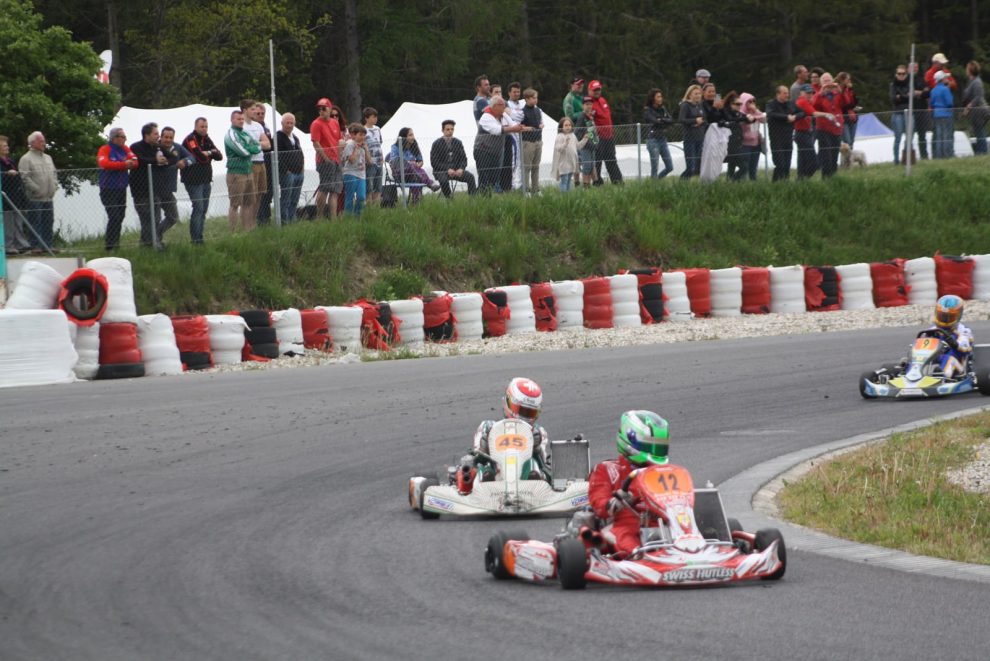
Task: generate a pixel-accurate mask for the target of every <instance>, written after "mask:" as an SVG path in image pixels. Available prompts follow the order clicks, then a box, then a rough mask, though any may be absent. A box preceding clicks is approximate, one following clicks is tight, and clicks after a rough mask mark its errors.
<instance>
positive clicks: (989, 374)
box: [976, 369, 990, 396]
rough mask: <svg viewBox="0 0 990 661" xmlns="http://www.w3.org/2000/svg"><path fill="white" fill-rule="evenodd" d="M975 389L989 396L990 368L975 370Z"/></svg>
mask: <svg viewBox="0 0 990 661" xmlns="http://www.w3.org/2000/svg"><path fill="white" fill-rule="evenodd" d="M976 389H977V390H979V391H980V394H981V395H987V396H990V369H982V370H976Z"/></svg>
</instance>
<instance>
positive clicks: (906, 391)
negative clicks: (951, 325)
mask: <svg viewBox="0 0 990 661" xmlns="http://www.w3.org/2000/svg"><path fill="white" fill-rule="evenodd" d="M955 342H956V340H955V338H954V337H953V336H952V333H951V332H949V331H947V330H945V329H941V328H928V329H925V330H923V331H921V332H920V333H918V336H917V338H916V339H915V341H914V344H913V345H912V346H911V354H910V355H909V356H908V357H907V358H905V359H903V360H901V362H900V363H887V364H885V365H883V366H881V367H880V368H879V369H877V370H872V371H869V372H863V374H861V375H860V377H859V394H860V395H862V396H863V398H865V399H876V398H915V397H944V396H946V395H958V394H960V393H965V392H970V391H972V390H979V391H980V393H981V394H983V395H990V370H988V366H986V365H984V366H982V367H977V360H976V357H975V354H976V353H977V351H976V349H980V348H982V351H981V352H980V356H981V357H982V358H983V359H984V360H986V359H987V358H988V357H990V354H988V349H987V348H986V345H977V346H976V347H974V349H973V352H972V354H968V355H967V356H966V357H965V364H964V365H963V369H962V371H961V372H960V373H959V374H958V375H954V376H953V377H951V378H946V376H945V373H944V372H943V371H942V368H941V362H942V357H943V356H944V355H945V354H946V352H948V351H950V350H952V349H953V348H954V343H955Z"/></svg>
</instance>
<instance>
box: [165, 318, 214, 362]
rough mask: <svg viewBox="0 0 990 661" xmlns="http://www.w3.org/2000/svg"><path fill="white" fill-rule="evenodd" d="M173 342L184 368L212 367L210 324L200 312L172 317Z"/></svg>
mask: <svg viewBox="0 0 990 661" xmlns="http://www.w3.org/2000/svg"><path fill="white" fill-rule="evenodd" d="M172 329H173V331H174V332H175V344H176V346H177V347H179V358H180V359H181V360H182V368H183V369H184V370H205V369H209V368H211V367H213V353H212V351H211V350H210V324H209V322H207V320H206V317H205V316H203V315H201V314H193V315H180V316H176V317H172Z"/></svg>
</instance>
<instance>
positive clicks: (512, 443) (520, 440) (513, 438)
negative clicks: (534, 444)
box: [495, 434, 529, 450]
mask: <svg viewBox="0 0 990 661" xmlns="http://www.w3.org/2000/svg"><path fill="white" fill-rule="evenodd" d="M528 445H529V439H527V438H526V437H525V436H517V435H514V434H506V435H505V436H499V437H498V438H497V439H495V447H496V448H498V449H499V450H519V449H522V448H525V447H527V446H528Z"/></svg>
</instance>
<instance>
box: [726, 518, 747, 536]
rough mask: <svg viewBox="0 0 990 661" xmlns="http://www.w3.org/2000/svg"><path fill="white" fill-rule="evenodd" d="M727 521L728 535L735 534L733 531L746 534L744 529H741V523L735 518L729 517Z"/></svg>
mask: <svg viewBox="0 0 990 661" xmlns="http://www.w3.org/2000/svg"><path fill="white" fill-rule="evenodd" d="M727 521H728V523H729V532H730V533H732V532H735V531H737V530H738V531H739V532H746V529H745V528H743V527H742V524H741V523H739V519H737V518H735V517H732V516H730V517H729V518H728V519H727Z"/></svg>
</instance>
